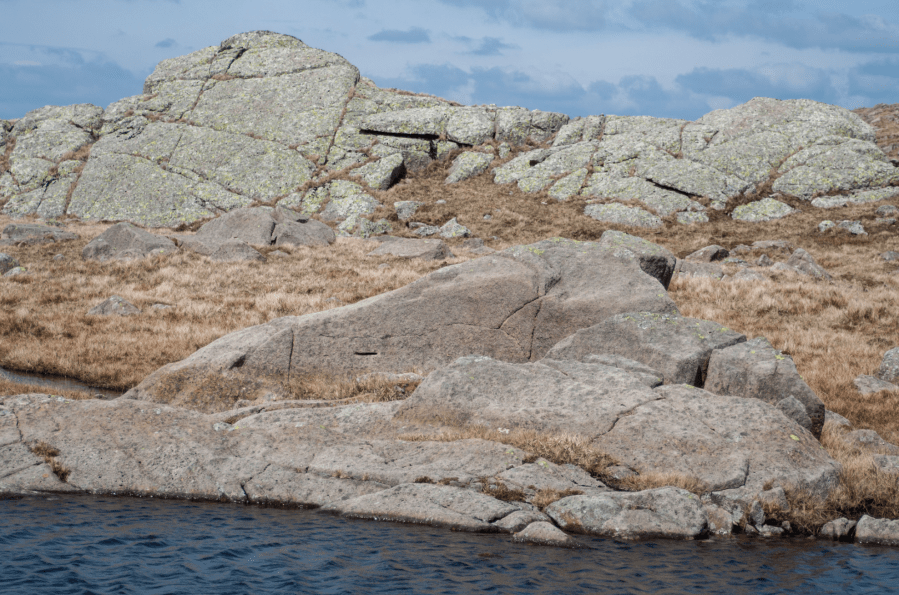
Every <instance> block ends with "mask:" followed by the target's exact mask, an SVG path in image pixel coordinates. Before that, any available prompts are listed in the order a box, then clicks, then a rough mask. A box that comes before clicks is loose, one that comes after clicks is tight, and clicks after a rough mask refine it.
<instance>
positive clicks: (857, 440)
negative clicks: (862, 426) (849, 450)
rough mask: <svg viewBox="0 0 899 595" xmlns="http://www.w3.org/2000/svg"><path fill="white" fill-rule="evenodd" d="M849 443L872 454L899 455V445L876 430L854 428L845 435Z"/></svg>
mask: <svg viewBox="0 0 899 595" xmlns="http://www.w3.org/2000/svg"><path fill="white" fill-rule="evenodd" d="M843 441H844V442H846V443H847V444H849V445H851V446H854V447H856V448H859V449H861V450H863V451H865V452H870V453H872V454H886V455H899V446H896V445H895V444H891V443H889V442H887V441H886V440H884V439H883V438H881V437H880V434H878V433H877V432H875V431H874V430H853V431H851V432H847V433H846V434H845V435H844V436H843Z"/></svg>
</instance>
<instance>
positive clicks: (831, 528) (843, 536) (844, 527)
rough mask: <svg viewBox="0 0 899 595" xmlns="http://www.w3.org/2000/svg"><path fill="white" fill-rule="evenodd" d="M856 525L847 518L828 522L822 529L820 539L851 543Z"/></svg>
mask: <svg viewBox="0 0 899 595" xmlns="http://www.w3.org/2000/svg"><path fill="white" fill-rule="evenodd" d="M856 524H857V523H856V522H855V521H850V520H849V519H847V518H845V517H840V518H838V519H834V520H832V521H828V522H826V523H824V526H823V527H821V531H820V532H818V537H820V538H822V539H830V540H832V541H851V540H852V534H853V530H854V529H855V526H856Z"/></svg>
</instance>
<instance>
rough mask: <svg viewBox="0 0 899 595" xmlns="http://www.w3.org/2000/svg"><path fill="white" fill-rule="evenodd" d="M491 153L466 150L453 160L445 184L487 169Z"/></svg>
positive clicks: (491, 156)
mask: <svg viewBox="0 0 899 595" xmlns="http://www.w3.org/2000/svg"><path fill="white" fill-rule="evenodd" d="M492 161H493V155H489V154H487V153H480V152H477V151H466V152H465V153H462V154H461V155H459V156H458V157H456V158H455V159H454V160H453V165H452V167H450V170H449V175H448V176H447V177H446V182H444V183H445V184H455V183H456V182H461V181H463V180H467V179H468V178H472V177H474V176H476V175H479V174H482V173H484V172H485V171H487V168H488V167H489V166H490V163H491V162H492Z"/></svg>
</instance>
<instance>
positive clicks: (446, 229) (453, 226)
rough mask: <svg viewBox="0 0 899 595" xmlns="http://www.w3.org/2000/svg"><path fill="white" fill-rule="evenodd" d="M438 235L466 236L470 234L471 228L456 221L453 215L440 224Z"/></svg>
mask: <svg viewBox="0 0 899 595" xmlns="http://www.w3.org/2000/svg"><path fill="white" fill-rule="evenodd" d="M440 235H441V236H442V237H444V238H447V239H450V238H467V237H469V236H471V230H470V229H468V228H467V227H465V226H464V225H462V224H461V223H459V222H458V221H456V218H455V217H453V218H452V219H450V220H449V221H447V222H446V223H444V224H443V225H441V226H440Z"/></svg>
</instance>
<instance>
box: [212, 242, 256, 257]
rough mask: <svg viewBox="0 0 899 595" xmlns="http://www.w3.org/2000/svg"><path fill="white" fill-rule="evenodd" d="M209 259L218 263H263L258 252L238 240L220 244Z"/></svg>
mask: <svg viewBox="0 0 899 595" xmlns="http://www.w3.org/2000/svg"><path fill="white" fill-rule="evenodd" d="M209 258H210V259H211V260H215V261H218V262H265V256H263V255H262V254H261V253H260V252H259V251H258V250H256V249H254V248H253V247H252V246H250V245H249V244H247V243H246V242H244V241H242V240H238V239H233V240H228V241H226V242H222V243H221V244H219V245H218V246H216V247H215V249H214V250H213V251H212V253H211V254H210V255H209Z"/></svg>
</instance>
